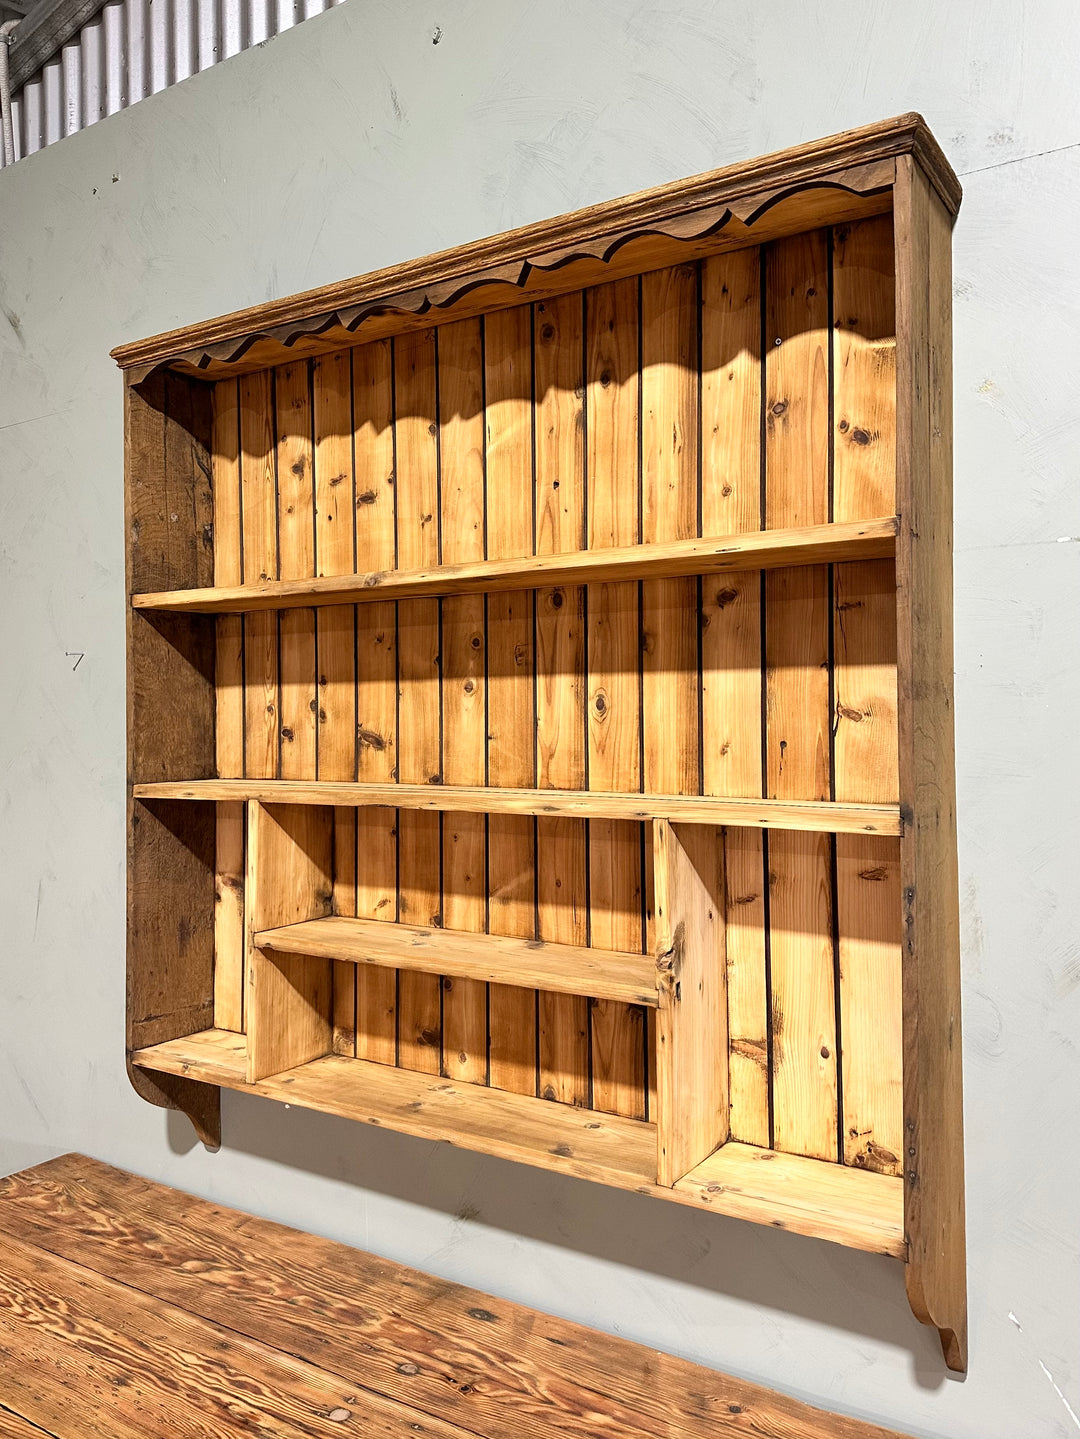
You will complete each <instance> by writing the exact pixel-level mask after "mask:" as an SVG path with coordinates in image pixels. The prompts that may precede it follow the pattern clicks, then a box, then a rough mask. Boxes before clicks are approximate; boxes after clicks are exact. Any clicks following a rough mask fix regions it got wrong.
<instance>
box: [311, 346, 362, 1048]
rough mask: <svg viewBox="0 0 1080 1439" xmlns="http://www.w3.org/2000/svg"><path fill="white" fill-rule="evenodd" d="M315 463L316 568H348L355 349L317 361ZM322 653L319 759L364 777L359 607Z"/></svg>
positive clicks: (342, 829)
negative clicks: (359, 750) (359, 753)
mask: <svg viewBox="0 0 1080 1439" xmlns="http://www.w3.org/2000/svg"><path fill="white" fill-rule="evenodd" d="M311 389H312V441H313V448H314V465H315V475H314V483H315V570H316V573H317V574H319V575H336V574H347V573H348V572H349V571H350V570H352V569H353V568H355V564H356V526H355V524H354V519H353V516H354V513H355V511H356V483H355V475H354V472H353V453H352V452H353V413H352V408H353V407H352V358H351V356H350V355H349V353H348V352H347V351H339V352H338V353H337V354H333V355H327V356H325V357H322V358H320V359H318V360H316V361H315V362H314V364H313V365H312V384H311ZM315 622H316V646H317V656H318V672H317V673H318V696H317V699H318V712H317V716H316V719H317V725H318V729H317V746H318V750H317V764H318V774H319V777H320V778H321V779H331V780H351V779H355V778H356V730H357V716H356V695H357V690H356V611H355V610H354V609H353V608H352V606H350V605H333V606H328V607H327V608H326V609H322V610H319V611H318V612H317V614H316V616H315ZM333 873H334V910H335V912H336V913H338V914H345V915H350V914H355V913H356V816H355V814H352V813H350V812H349V811H348V810H335V812H334V869H333ZM332 981H333V1029H334V1035H333V1044H334V1052H335V1054H355V1053H356V971H355V969H353V968H352V966H351V965H342V966H335V968H334V971H333V975H332Z"/></svg>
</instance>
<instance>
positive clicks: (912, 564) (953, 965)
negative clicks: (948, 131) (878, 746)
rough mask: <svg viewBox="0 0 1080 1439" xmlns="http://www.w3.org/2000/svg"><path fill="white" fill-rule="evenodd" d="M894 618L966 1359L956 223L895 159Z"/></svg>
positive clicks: (930, 1274)
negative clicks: (955, 613) (955, 544)
mask: <svg viewBox="0 0 1080 1439" xmlns="http://www.w3.org/2000/svg"><path fill="white" fill-rule="evenodd" d="M895 225H896V231H895V233H896V254H897V274H896V302H897V317H896V318H897V353H898V356H899V362H898V367H897V444H896V460H897V476H896V478H897V498H898V511H899V514H900V533H899V540H898V548H897V578H898V589H897V614H898V651H897V654H898V667H899V672H900V686H899V730H900V803H901V807H902V809H903V811H904V813H905V814H906V815H907V817H908V818H907V824H906V825H905V832H904V835H903V838H902V839H901V843H900V883H901V890H902V895H903V963H904V978H903V992H904V1194H905V1215H906V1223H907V1233H908V1241H909V1262H908V1268H907V1290H908V1298H909V1300H910V1302H911V1306H912V1309H913V1310H914V1311H915V1313H916V1315H917V1316H918V1317H919V1318H920V1319H921V1320H922V1321H923V1322H924V1323H927V1324H933V1325H936V1327H937V1329H938V1332H939V1334H940V1336H941V1342H942V1347H943V1350H944V1353H945V1361H946V1363H947V1364H948V1365H949V1367H950V1368H952V1369H959V1370H963V1369H965V1368H966V1366H967V1294H966V1277H965V1243H964V1127H963V1111H962V1103H961V1088H962V1075H961V1070H962V1065H961V1031H960V942H959V928H960V925H959V899H958V882H957V859H956V813H955V805H956V799H955V795H956V783H955V757H954V751H953V691H952V685H953V632H952V320H951V315H952V237H951V221H950V217H949V215H948V213H947V212H946V211H945V210H944V208H943V207H942V205H941V204H940V202H939V200H938V199H937V197H936V196H935V194H934V193H933V192H932V190H931V188H930V186H929V184H928V182H927V180H926V177H925V175H924V174H923V172H922V171H921V170H920V169H919V168H918V167H917V166H916V165H915V164H914V162H913V161H912V160H911V158H910V157H907V156H902V157H900V158H899V159H898V160H897V185H896V211H895Z"/></svg>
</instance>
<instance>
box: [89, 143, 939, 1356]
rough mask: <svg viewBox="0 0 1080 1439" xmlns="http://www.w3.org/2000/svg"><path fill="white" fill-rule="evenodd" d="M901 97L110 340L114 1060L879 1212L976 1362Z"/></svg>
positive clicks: (916, 254) (935, 1310) (395, 1122)
mask: <svg viewBox="0 0 1080 1439" xmlns="http://www.w3.org/2000/svg"><path fill="white" fill-rule="evenodd" d="M959 200H960V190H959V185H958V184H957V182H956V179H955V176H954V175H953V174H952V171H951V170H950V169H949V167H948V165H947V163H946V161H945V160H944V158H943V157H942V155H941V153H940V151H939V150H938V148H937V146H936V144H935V142H934V141H933V138H932V137H931V136H930V134H929V132H928V131H927V129H926V127H925V125H924V124H923V122H922V121H921V120H920V119H919V117H917V116H906V117H903V118H901V119H899V120H895V121H890V122H887V123H884V124H881V125H876V126H872V127H869V128H867V129H865V130H861V131H853V132H850V133H848V134H846V135H843V136H839V137H834V138H833V139H831V140H826V141H822V142H820V143H818V144H816V145H810V146H804V147H801V148H800V149H798V150H793V151H788V152H785V153H783V154H781V155H777V156H772V157H769V158H768V159H765V160H761V161H755V162H752V163H750V164H747V165H742V166H734V167H731V168H729V169H728V170H722V171H717V172H714V173H713V174H711V175H706V176H700V177H697V178H696V179H693V180H688V181H682V182H679V183H678V184H675V185H671V186H668V187H665V188H663V189H661V190H656V191H650V192H646V193H644V194H642V195H638V196H633V197H630V198H629V199H627V200H621V201H614V202H611V203H610V204H606V205H600V206H596V207H593V208H592V209H590V210H586V211H581V212H579V213H578V214H576V215H571V216H564V217H562V218H560V219H557V220H553V221H550V222H547V223H546V224H543V225H537V226H532V227H529V228H528V229H526V230H521V231H515V232H512V233H510V234H508V235H505V236H500V237H496V238H495V239H492V240H486V241H482V242H479V243H478V244H476V245H474V246H466V247H463V248H462V249H460V250H456V251H450V252H446V253H445V254H443V255H439V256H435V257H432V258H430V259H427V260H423V261H416V262H413V263H411V264H408V265H403V266H401V267H399V268H398V269H395V270H389V271H382V272H379V273H378V274H376V275H372V276H366V277H363V278H362V279H359V280H353V281H349V282H346V283H344V284H342V285H340V286H331V287H327V288H326V289H325V290H322V291H313V292H311V293H310V294H308V295H304V296H297V297H294V298H293V299H290V300H286V301H277V302H273V303H271V304H268V305H265V306H262V307H259V308H258V309H257V310H253V311H244V312H240V313H239V314H237V315H233V316H226V317H224V318H223V319H220V320H216V321H213V322H210V323H208V324H205V325H199V326H193V327H190V328H188V329H186V330H182V331H175V332H173V333H171V334H168V335H163V336H158V337H156V338H154V339H151V340H147V341H142V342H139V343H137V344H132V345H126V346H123V347H121V348H120V349H118V350H117V351H115V352H114V354H115V356H116V358H117V360H118V362H119V364H120V365H121V366H122V367H123V368H124V370H125V371H126V380H127V407H126V424H127V497H128V500H127V514H128V539H129V567H128V590H129V594H130V596H131V608H130V611H129V621H128V624H129V692H130V703H129V757H130V773H129V780H130V788H131V826H130V837H131V838H130V855H129V876H130V880H129V889H130V903H131V910H130V925H129V987H128V993H129V1003H128V1045H129V1067H130V1073H131V1075H132V1080H133V1083H134V1084H135V1086H136V1088H137V1089H138V1090H139V1092H140V1093H141V1094H142V1095H143V1096H144V1097H146V1098H147V1099H150V1100H151V1101H152V1102H154V1103H157V1104H162V1105H165V1106H169V1107H173V1108H178V1109H181V1110H184V1111H185V1112H186V1113H188V1114H189V1115H190V1116H191V1117H192V1119H193V1121H194V1122H195V1124H196V1127H197V1128H198V1130H199V1133H200V1135H201V1136H202V1137H203V1139H204V1140H205V1141H206V1142H207V1143H211V1144H213V1143H215V1142H217V1140H218V1139H219V1137H220V1136H219V1129H220V1125H219V1120H218V1096H219V1090H220V1087H221V1086H225V1087H228V1088H233V1089H242V1090H245V1091H248V1092H253V1093H256V1094H263V1095H266V1096H269V1097H271V1098H276V1099H281V1100H287V1101H288V1102H290V1103H293V1104H297V1105H300V1106H307V1107H310V1108H314V1109H320V1110H325V1111H328V1112H330V1113H334V1114H339V1115H347V1116H350V1117H353V1118H357V1119H360V1120H362V1121H366V1122H369V1123H379V1124H382V1125H386V1126H389V1127H393V1128H398V1129H401V1130H403V1131H405V1132H406V1133H411V1134H419V1135H424V1136H427V1137H437V1138H443V1139H447V1140H449V1141H451V1142H453V1143H457V1144H461V1145H464V1146H466V1147H471V1148H475V1149H479V1150H483V1151H485V1152H489V1153H493V1154H497V1155H501V1156H504V1157H508V1158H513V1159H517V1160H520V1161H523V1162H525V1163H530V1164H534V1165H539V1166H541V1167H545V1168H551V1169H555V1170H561V1171H564V1172H567V1173H571V1174H575V1175H579V1176H582V1177H585V1178H591V1179H595V1180H597V1181H599V1182H601V1183H606V1184H612V1185H617V1186H620V1187H623V1188H630V1189H635V1190H638V1191H640V1192H643V1193H647V1194H652V1195H656V1196H658V1197H663V1198H666V1199H669V1200H675V1201H676V1202H680V1203H685V1204H691V1205H696V1206H701V1207H706V1208H711V1209H714V1210H716V1211H718V1212H721V1213H726V1214H732V1215H736V1216H738V1217H741V1218H747V1219H752V1220H755V1221H758V1222H761V1223H768V1224H773V1225H776V1226H779V1227H784V1228H790V1229H793V1230H796V1231H798V1232H801V1233H806V1234H810V1235H816V1236H818V1237H823V1238H828V1239H832V1240H836V1241H838V1242H840V1243H845V1244H848V1245H852V1246H855V1247H858V1248H863V1249H868V1250H872V1251H877V1252H881V1253H885V1254H889V1255H892V1256H894V1257H896V1258H898V1259H900V1260H902V1261H904V1262H905V1264H906V1270H907V1275H908V1292H909V1295H910V1298H911V1303H912V1307H913V1309H914V1310H915V1312H916V1314H917V1315H918V1317H919V1318H920V1319H922V1320H923V1321H924V1322H925V1323H929V1324H932V1325H934V1326H936V1327H937V1328H938V1330H939V1331H940V1333H941V1336H942V1343H943V1346H944V1351H945V1356H946V1361H947V1363H948V1364H949V1366H950V1367H952V1368H954V1369H963V1368H964V1367H965V1365H966V1300H965V1277H964V1222H963V1143H962V1114H961V1078H960V1022H959V1021H960V1016H959V956H958V935H957V928H958V927H957V895H956V844H955V816H954V793H953V789H954V786H953V755H952V651H951V633H952V631H951V493H950V491H951V434H950V420H951V417H950V384H951V379H950V340H949V327H950V267H949V260H950V229H951V224H952V221H953V219H954V217H955V214H956V210H957V207H958V205H959Z"/></svg>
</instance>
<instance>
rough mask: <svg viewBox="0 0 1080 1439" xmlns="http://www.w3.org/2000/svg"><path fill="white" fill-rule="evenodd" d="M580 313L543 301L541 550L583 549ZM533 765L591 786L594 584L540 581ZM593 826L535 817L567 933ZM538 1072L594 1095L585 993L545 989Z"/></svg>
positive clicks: (557, 920)
mask: <svg viewBox="0 0 1080 1439" xmlns="http://www.w3.org/2000/svg"><path fill="white" fill-rule="evenodd" d="M583 344H584V336H583V316H582V296H581V294H580V293H575V294H570V295H564V296H562V297H560V298H559V299H557V300H548V301H545V302H544V303H542V304H538V305H537V306H536V307H535V312H534V317H533V384H534V392H535V401H534V414H533V424H534V427H535V440H534V444H535V454H536V553H537V554H540V555H551V554H562V553H564V552H566V551H574V550H582V549H584V548H585V474H584V446H583V439H584V435H583V430H584V414H583V407H582V398H583V386H584V376H583V373H582V356H583ZM534 615H535V627H536V640H535V645H536V649H535V656H536V776H537V784H538V785H539V787H540V788H541V789H545V788H552V789H584V787H585V783H586V774H585V766H586V759H585V683H586V681H585V625H586V618H585V587H584V586H583V585H563V586H559V587H556V588H551V589H549V588H545V589H540V590H537V592H536V600H535V612H534ZM587 847H588V831H587V824H586V822H585V821H584V820H579V819H565V818H560V819H538V820H537V821H536V870H537V931H538V936H539V938H540V939H542V940H551V941H554V942H556V943H560V944H587V943H588V942H589V941H588V879H587V874H588V869H587V865H588V856H587ZM538 1046H539V1083H540V1094H541V1096H542V1097H543V1098H545V1099H555V1100H559V1101H561V1102H562V1103H564V1104H579V1105H588V1103H589V1058H588V1001H587V1000H585V999H583V998H581V996H579V995H570V994H554V993H551V992H549V991H541V992H540V997H539V1036H538Z"/></svg>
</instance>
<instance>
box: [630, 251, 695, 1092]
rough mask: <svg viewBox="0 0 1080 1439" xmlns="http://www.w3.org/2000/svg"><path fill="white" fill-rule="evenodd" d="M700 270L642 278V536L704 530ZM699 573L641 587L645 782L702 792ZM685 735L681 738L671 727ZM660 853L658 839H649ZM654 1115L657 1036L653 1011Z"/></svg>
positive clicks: (656, 788)
mask: <svg viewBox="0 0 1080 1439" xmlns="http://www.w3.org/2000/svg"><path fill="white" fill-rule="evenodd" d="M698 315H699V291H698V273H697V270H696V268H695V267H693V266H686V265H680V266H676V267H675V268H673V269H669V270H658V271H655V272H654V273H652V274H649V275H643V276H642V277H641V399H640V403H641V537H642V540H643V541H644V542H645V543H646V544H649V543H652V542H654V541H657V540H669V539H686V538H689V537H690V536H693V535H696V534H697V533H698V512H699V503H700V501H699V485H700V475H699V448H700V415H699V413H698V368H699V359H700V356H699V354H698V333H697V332H698ZM697 603H698V584H697V581H696V580H693V579H673V580H650V581H646V582H645V583H644V584H643V585H642V587H641V643H642V655H641V692H642V698H641V704H642V715H641V719H642V784H643V788H644V789H645V791H646V792H647V793H648V792H649V791H652V792H653V793H677V794H695V793H697V792H698V790H699V788H700V783H701V735H700V675H699V671H698V664H699V659H700V653H699V652H700V643H699V627H698V623H697V619H696V611H697ZM672 735H678V736H679V742H678V743H677V744H672V743H671V739H670V736H672ZM646 851H647V853H648V852H651V846H646ZM649 1021H650V1037H649V1051H650V1110H649V1112H650V1114H653V1113H655V1106H656V1102H657V1099H656V1086H655V1074H656V1065H657V1062H658V1060H657V1053H656V1051H657V1037H656V1024H655V1015H654V1014H653V1013H651V1012H650V1015H649Z"/></svg>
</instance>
